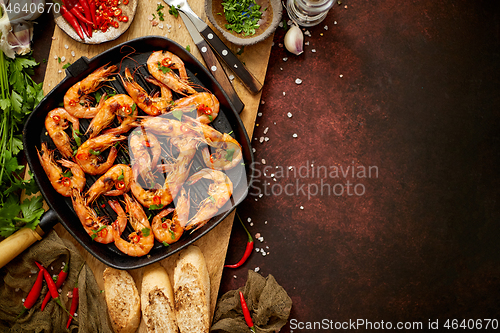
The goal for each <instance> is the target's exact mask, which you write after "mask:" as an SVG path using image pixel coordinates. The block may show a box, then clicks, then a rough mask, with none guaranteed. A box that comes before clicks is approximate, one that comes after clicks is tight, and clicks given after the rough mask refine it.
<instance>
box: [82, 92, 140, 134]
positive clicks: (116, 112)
mask: <svg viewBox="0 0 500 333" xmlns="http://www.w3.org/2000/svg"><path fill="white" fill-rule="evenodd" d="M137 114H138V110H137V105H136V104H135V103H134V100H133V99H132V98H130V96H128V95H124V94H118V95H114V96H111V97H110V98H108V99H106V100H105V101H104V102H103V103H102V106H101V107H100V108H99V111H98V112H97V114H96V116H95V117H94V118H93V119H92V121H91V122H90V125H89V127H88V128H87V132H86V134H89V138H95V137H96V136H97V135H99V133H101V131H102V130H103V129H104V128H106V127H108V126H109V125H110V124H111V123H112V122H113V120H114V119H115V116H118V117H119V119H120V120H121V121H120V122H121V125H120V126H119V127H117V128H113V129H111V130H109V131H107V132H106V133H111V134H122V133H125V132H128V131H129V130H130V129H131V128H133V127H134V125H132V123H133V122H134V121H135V118H136V117H137Z"/></svg>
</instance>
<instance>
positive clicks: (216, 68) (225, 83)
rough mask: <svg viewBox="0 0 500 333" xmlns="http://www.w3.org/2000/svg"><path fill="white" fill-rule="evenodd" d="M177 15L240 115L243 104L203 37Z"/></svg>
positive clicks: (189, 22) (188, 21)
mask: <svg viewBox="0 0 500 333" xmlns="http://www.w3.org/2000/svg"><path fill="white" fill-rule="evenodd" d="M179 14H180V15H181V18H182V21H184V24H185V26H186V28H187V30H188V31H189V34H190V35H191V38H192V39H193V42H194V43H195V44H196V46H197V47H198V50H200V53H201V56H202V57H203V60H205V63H206V65H207V68H208V69H209V71H210V73H212V75H213V76H214V77H215V79H216V80H217V82H219V84H220V85H221V87H222V89H224V91H225V92H226V94H227V96H228V98H229V102H230V103H231V104H232V105H233V107H234V109H235V110H236V112H238V113H240V112H241V111H242V110H243V108H244V107H245V104H243V102H242V101H241V99H240V97H239V96H238V94H237V93H236V91H235V90H234V87H233V85H232V84H231V81H229V78H228V77H227V75H226V72H225V71H224V68H223V67H222V65H221V64H220V62H219V60H217V57H216V56H215V54H214V53H213V52H212V49H211V48H210V46H209V45H208V43H207V42H206V41H205V40H204V39H203V37H201V34H200V33H199V32H198V30H197V29H196V27H195V26H194V24H193V22H191V20H190V19H189V18H188V17H187V16H186V14H184V13H183V12H179Z"/></svg>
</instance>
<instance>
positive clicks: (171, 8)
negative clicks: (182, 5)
mask: <svg viewBox="0 0 500 333" xmlns="http://www.w3.org/2000/svg"><path fill="white" fill-rule="evenodd" d="M168 13H169V14H170V15H173V16H174V17H175V18H178V17H179V11H178V10H177V8H175V7H174V6H170V9H169V10H168Z"/></svg>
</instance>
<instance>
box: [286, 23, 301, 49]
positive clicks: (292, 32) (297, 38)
mask: <svg viewBox="0 0 500 333" xmlns="http://www.w3.org/2000/svg"><path fill="white" fill-rule="evenodd" d="M285 47H286V49H287V50H288V51H289V52H291V53H293V54H295V55H299V54H301V53H302V52H304V35H303V34H302V30H300V28H299V27H298V26H296V25H295V24H294V25H292V26H291V27H290V29H288V31H287V32H286V34H285Z"/></svg>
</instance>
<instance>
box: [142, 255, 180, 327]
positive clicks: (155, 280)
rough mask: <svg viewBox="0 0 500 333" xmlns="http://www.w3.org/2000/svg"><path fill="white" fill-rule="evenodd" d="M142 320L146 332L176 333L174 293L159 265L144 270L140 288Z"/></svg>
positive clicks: (163, 270) (163, 269)
mask: <svg viewBox="0 0 500 333" xmlns="http://www.w3.org/2000/svg"><path fill="white" fill-rule="evenodd" d="M141 309H142V318H143V319H144V323H145V324H146V328H147V331H148V332H151V333H152V332H161V333H178V332H179V330H178V328H177V321H176V320H175V312H174V292H173V290H172V285H171V284H170V279H169V277H168V274H167V271H165V268H163V267H162V266H161V265H160V264H153V265H150V266H148V267H146V268H145V270H144V275H143V276H142V288H141Z"/></svg>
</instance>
